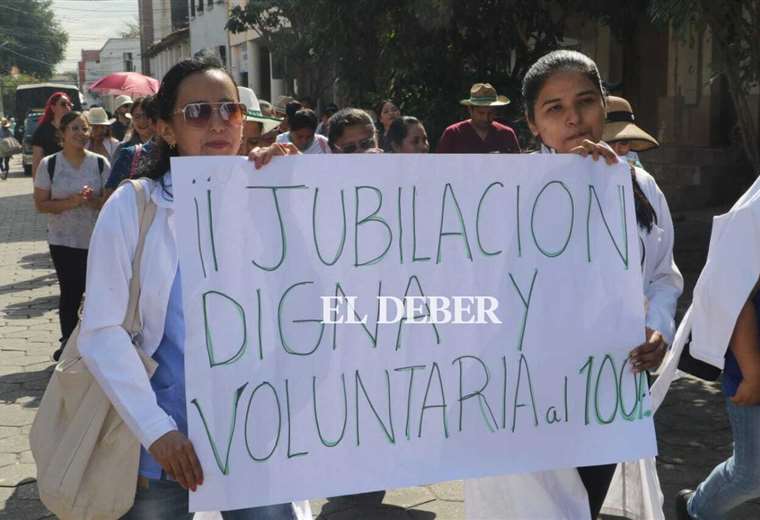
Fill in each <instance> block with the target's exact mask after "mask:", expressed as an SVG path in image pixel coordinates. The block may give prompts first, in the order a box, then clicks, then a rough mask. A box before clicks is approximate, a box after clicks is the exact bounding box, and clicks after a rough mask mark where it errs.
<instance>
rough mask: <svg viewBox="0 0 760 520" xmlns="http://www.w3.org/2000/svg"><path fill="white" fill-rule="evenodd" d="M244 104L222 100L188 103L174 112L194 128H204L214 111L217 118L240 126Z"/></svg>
mask: <svg viewBox="0 0 760 520" xmlns="http://www.w3.org/2000/svg"><path fill="white" fill-rule="evenodd" d="M246 110H247V109H246V106H245V105H244V104H242V103H234V102H232V101H224V102H222V103H189V104H187V105H185V106H184V107H183V108H182V110H177V111H176V112H174V113H175V114H182V116H183V117H184V118H185V123H187V124H188V125H190V126H194V127H196V128H205V127H206V126H207V125H208V122H209V121H210V120H211V114H213V113H214V112H216V113H217V114H219V119H221V120H222V121H224V122H225V123H226V124H228V125H234V126H240V125H241V124H243V116H244V115H245V112H246Z"/></svg>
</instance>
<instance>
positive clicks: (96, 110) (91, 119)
mask: <svg viewBox="0 0 760 520" xmlns="http://www.w3.org/2000/svg"><path fill="white" fill-rule="evenodd" d="M84 114H85V117H86V118H87V122H88V123H90V124H91V125H110V124H112V123H113V122H114V121H115V119H109V118H108V114H107V113H106V111H105V110H104V109H103V108H101V107H93V108H91V109H89V110H88V111H87V112H85V113H84Z"/></svg>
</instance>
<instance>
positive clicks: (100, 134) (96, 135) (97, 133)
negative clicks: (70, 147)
mask: <svg viewBox="0 0 760 520" xmlns="http://www.w3.org/2000/svg"><path fill="white" fill-rule="evenodd" d="M107 135H108V126H106V125H92V127H91V129H90V137H91V138H92V140H93V141H98V142H100V141H102V140H103V139H105V138H106V136H107Z"/></svg>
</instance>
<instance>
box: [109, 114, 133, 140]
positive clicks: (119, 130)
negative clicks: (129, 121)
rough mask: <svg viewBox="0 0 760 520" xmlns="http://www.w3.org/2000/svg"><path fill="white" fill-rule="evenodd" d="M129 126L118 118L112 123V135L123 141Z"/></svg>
mask: <svg viewBox="0 0 760 520" xmlns="http://www.w3.org/2000/svg"><path fill="white" fill-rule="evenodd" d="M127 128H129V127H128V126H127V125H125V124H124V123H122V122H121V121H119V120H118V119H117V120H116V121H114V122H113V124H112V125H111V135H112V136H113V137H114V139H118V140H119V141H123V140H124V135H125V134H126V133H127Z"/></svg>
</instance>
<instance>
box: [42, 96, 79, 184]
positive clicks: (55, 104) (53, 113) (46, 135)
mask: <svg viewBox="0 0 760 520" xmlns="http://www.w3.org/2000/svg"><path fill="white" fill-rule="evenodd" d="M72 106H73V105H72V103H71V99H69V96H67V95H66V94H65V93H63V92H56V93H54V94H52V95H51V96H50V97H49V98H48V100H47V102H46V103H45V112H44V113H43V114H42V117H40V120H39V122H38V123H37V128H35V130H34V133H33V134H32V177H34V176H36V175H37V170H38V169H39V166H40V161H41V160H42V158H43V157H46V156H48V155H52V154H54V153H56V152H60V151H61V144H60V137H59V135H58V128H59V126H60V124H61V118H62V117H63V116H64V115H65V114H66V113H68V112H70V111H71V108H72Z"/></svg>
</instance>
